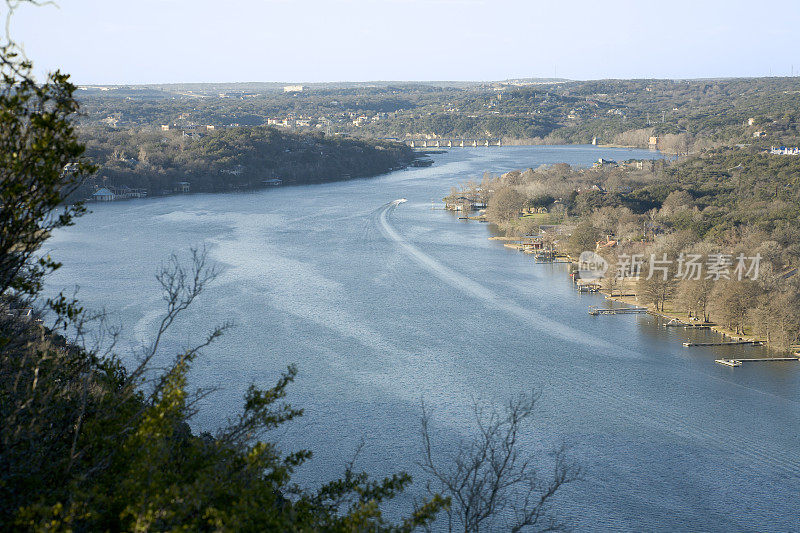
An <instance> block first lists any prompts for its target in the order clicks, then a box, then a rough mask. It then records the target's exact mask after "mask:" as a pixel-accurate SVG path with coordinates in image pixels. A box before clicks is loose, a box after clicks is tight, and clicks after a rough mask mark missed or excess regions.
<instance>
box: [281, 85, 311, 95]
mask: <svg viewBox="0 0 800 533" xmlns="http://www.w3.org/2000/svg"><path fill="white" fill-rule="evenodd" d="M305 90H306V88H305V86H304V85H285V86H284V87H283V92H285V93H301V92H303V91H305Z"/></svg>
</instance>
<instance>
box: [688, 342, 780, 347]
mask: <svg viewBox="0 0 800 533" xmlns="http://www.w3.org/2000/svg"><path fill="white" fill-rule="evenodd" d="M683 345H684V346H686V347H687V348H690V347H692V346H764V341H727V342H684V343H683Z"/></svg>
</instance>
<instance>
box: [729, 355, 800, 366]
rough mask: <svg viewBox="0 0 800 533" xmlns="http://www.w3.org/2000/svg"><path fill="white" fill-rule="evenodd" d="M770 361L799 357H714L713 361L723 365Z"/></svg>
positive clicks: (793, 359)
mask: <svg viewBox="0 0 800 533" xmlns="http://www.w3.org/2000/svg"><path fill="white" fill-rule="evenodd" d="M771 361H800V357H755V358H752V359H714V362H715V363H719V364H721V365H725V366H732V367H736V366H742V363H760V362H771Z"/></svg>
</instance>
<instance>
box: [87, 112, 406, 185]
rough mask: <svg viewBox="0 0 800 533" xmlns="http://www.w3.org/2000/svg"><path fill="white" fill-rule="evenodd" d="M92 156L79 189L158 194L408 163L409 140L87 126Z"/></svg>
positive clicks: (310, 178) (336, 176)
mask: <svg viewBox="0 0 800 533" xmlns="http://www.w3.org/2000/svg"><path fill="white" fill-rule="evenodd" d="M81 140H82V141H83V142H85V143H86V147H87V155H89V157H91V158H92V159H93V160H94V161H95V162H97V163H98V164H99V165H100V170H99V172H97V174H96V175H95V177H94V178H93V180H92V181H91V182H90V183H88V184H87V185H86V187H85V189H84V190H82V191H80V194H85V195H87V196H88V195H89V194H91V192H93V190H94V189H95V188H96V187H100V186H114V187H124V186H127V187H130V188H144V189H147V191H148V194H150V195H157V194H162V193H167V192H170V191H172V190H173V189H174V188H175V187H176V185H177V183H179V182H189V183H190V187H191V191H192V192H213V191H229V190H242V189H248V188H255V187H259V186H261V185H262V182H263V181H264V180H265V179H268V178H280V179H282V180H283V182H284V183H285V184H292V183H314V182H325V181H334V180H341V179H348V178H356V177H365V176H374V175H377V174H381V173H384V172H388V171H391V170H393V169H396V168H399V167H403V166H405V165H408V164H409V163H410V162H411V161H412V160H413V159H414V154H413V152H412V150H411V149H410V148H408V147H407V146H405V145H403V144H399V143H391V142H384V141H370V142H367V141H364V140H358V139H352V138H346V137H342V136H330V137H328V136H325V135H323V134H321V133H316V134H310V133H309V134H298V133H291V132H286V131H280V130H277V129H275V128H271V127H264V126H261V127H252V128H242V127H239V128H226V129H223V130H221V131H209V132H205V131H204V132H203V133H202V134H196V135H195V137H194V138H192V137H187V136H185V135H184V134H183V132H182V131H173V130H170V131H156V132H141V131H135V130H123V131H119V130H111V129H108V128H83V129H82V130H81Z"/></svg>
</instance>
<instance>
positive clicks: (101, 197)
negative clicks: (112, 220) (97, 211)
mask: <svg viewBox="0 0 800 533" xmlns="http://www.w3.org/2000/svg"><path fill="white" fill-rule="evenodd" d="M115 197H116V195H115V194H114V193H113V192H111V191H110V190H108V189H107V188H105V187H103V188H101V189H98V190H97V191H95V193H94V194H92V200H94V201H95V202H113V201H114V198H115Z"/></svg>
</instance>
